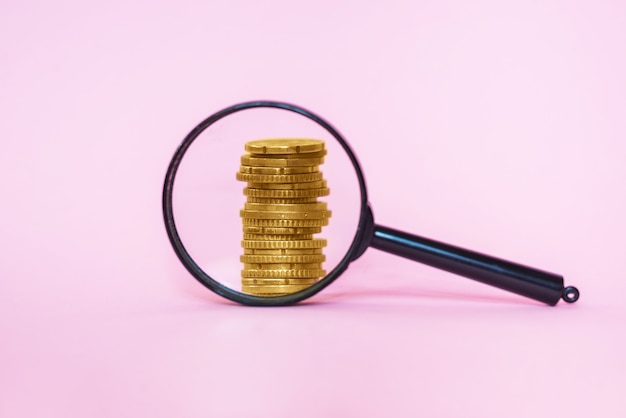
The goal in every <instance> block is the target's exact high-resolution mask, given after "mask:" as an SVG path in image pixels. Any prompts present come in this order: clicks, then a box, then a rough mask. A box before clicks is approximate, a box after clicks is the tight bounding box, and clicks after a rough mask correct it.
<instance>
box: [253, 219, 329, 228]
mask: <svg viewBox="0 0 626 418" xmlns="http://www.w3.org/2000/svg"><path fill="white" fill-rule="evenodd" d="M241 222H242V224H243V226H244V227H246V226H262V227H274V228H321V227H323V226H326V225H328V222H329V218H324V219H254V218H243V219H242V220H241Z"/></svg>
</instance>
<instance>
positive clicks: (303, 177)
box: [236, 171, 323, 188]
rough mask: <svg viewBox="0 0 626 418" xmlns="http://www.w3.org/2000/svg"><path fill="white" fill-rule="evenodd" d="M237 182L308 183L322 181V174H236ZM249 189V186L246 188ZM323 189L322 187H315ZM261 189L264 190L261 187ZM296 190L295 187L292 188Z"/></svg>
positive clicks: (318, 172)
mask: <svg viewBox="0 0 626 418" xmlns="http://www.w3.org/2000/svg"><path fill="white" fill-rule="evenodd" d="M236 177H237V180H239V181H248V182H251V183H295V184H300V183H309V182H316V181H320V180H322V173H321V172H320V171H317V172H314V173H301V174H252V173H241V172H238V173H237V175H236ZM248 187H250V186H248ZM317 187H323V186H317ZM261 188H265V186H264V187H261ZM294 188H296V187H294Z"/></svg>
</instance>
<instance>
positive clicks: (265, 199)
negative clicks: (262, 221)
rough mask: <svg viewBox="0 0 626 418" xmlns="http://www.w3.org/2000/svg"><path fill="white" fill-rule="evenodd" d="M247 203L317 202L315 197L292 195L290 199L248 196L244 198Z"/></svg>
mask: <svg viewBox="0 0 626 418" xmlns="http://www.w3.org/2000/svg"><path fill="white" fill-rule="evenodd" d="M246 201H247V202H248V203H265V204H270V205H271V204H274V205H276V204H278V205H283V204H289V203H315V202H317V198H316V197H294V198H291V199H278V198H275V197H251V196H248V198H247V199H246Z"/></svg>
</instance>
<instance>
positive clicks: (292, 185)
mask: <svg viewBox="0 0 626 418" xmlns="http://www.w3.org/2000/svg"><path fill="white" fill-rule="evenodd" d="M311 174H320V176H321V174H322V173H311ZM266 177H267V176H266ZM274 177H277V176H274ZM320 179H321V177H320ZM323 188H326V180H315V181H301V182H284V183H280V182H271V181H267V182H265V183H263V182H259V183H257V182H254V181H249V182H248V189H257V190H259V189H261V190H309V189H323Z"/></svg>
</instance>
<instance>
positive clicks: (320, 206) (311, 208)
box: [244, 202, 328, 212]
mask: <svg viewBox="0 0 626 418" xmlns="http://www.w3.org/2000/svg"><path fill="white" fill-rule="evenodd" d="M244 208H245V210H251V211H264V212H322V211H326V209H327V208H328V206H327V205H326V202H316V203H290V204H274V205H271V204H266V203H246V204H245V205H244Z"/></svg>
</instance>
